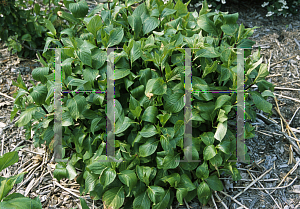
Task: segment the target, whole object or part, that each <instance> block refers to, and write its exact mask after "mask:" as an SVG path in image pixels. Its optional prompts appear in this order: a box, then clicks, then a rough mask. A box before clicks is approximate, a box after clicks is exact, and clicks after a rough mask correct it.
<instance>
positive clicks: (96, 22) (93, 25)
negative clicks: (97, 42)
mask: <svg viewBox="0 0 300 209" xmlns="http://www.w3.org/2000/svg"><path fill="white" fill-rule="evenodd" d="M101 27H102V19H101V17H100V16H99V15H95V16H94V17H93V18H92V19H91V20H90V22H89V23H88V25H87V27H86V29H87V30H88V31H89V32H90V33H92V34H93V35H94V37H95V38H96V37H97V32H98V30H100V28H101Z"/></svg>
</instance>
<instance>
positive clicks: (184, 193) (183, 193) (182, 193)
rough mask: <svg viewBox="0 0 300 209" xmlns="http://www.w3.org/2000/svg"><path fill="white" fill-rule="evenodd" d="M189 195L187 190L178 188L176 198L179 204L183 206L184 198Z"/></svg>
mask: <svg viewBox="0 0 300 209" xmlns="http://www.w3.org/2000/svg"><path fill="white" fill-rule="evenodd" d="M187 194H188V191H187V189H186V188H176V198H177V200H178V202H179V203H180V204H181V205H183V204H184V203H183V198H185V197H186V196H187Z"/></svg>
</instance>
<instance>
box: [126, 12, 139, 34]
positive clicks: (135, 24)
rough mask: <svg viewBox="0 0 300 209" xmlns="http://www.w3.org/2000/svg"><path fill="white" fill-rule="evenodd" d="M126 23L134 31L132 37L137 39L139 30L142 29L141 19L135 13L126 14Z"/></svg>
mask: <svg viewBox="0 0 300 209" xmlns="http://www.w3.org/2000/svg"><path fill="white" fill-rule="evenodd" d="M128 23H129V25H130V26H131V28H132V30H133V31H134V38H135V39H137V38H138V36H139V34H140V32H141V31H142V19H141V17H140V16H137V15H130V16H128Z"/></svg>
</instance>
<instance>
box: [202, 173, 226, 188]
mask: <svg viewBox="0 0 300 209" xmlns="http://www.w3.org/2000/svg"><path fill="white" fill-rule="evenodd" d="M205 181H206V182H207V184H208V186H209V187H210V188H211V189H212V190H215V191H222V190H223V184H222V182H221V181H220V179H219V178H218V177H217V176H216V175H212V176H209V177H208V178H207V179H205Z"/></svg>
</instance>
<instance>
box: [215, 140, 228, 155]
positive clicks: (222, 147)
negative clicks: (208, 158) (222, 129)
mask: <svg viewBox="0 0 300 209" xmlns="http://www.w3.org/2000/svg"><path fill="white" fill-rule="evenodd" d="M216 148H217V149H219V150H221V151H222V152H224V153H225V154H230V141H229V140H226V139H224V140H222V141H221V143H220V144H218V145H217V146H216Z"/></svg>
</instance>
